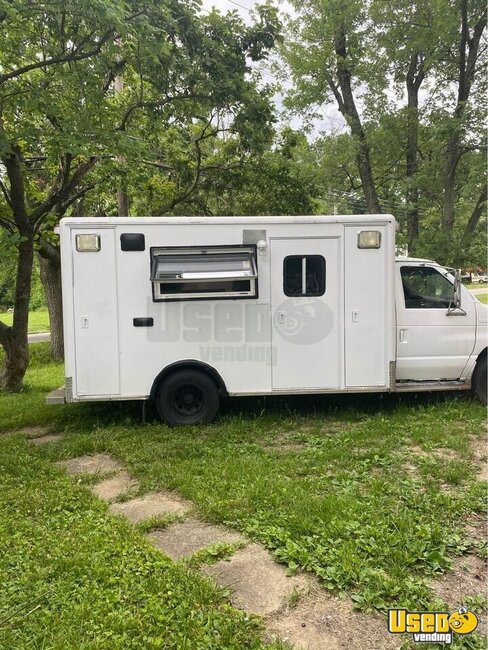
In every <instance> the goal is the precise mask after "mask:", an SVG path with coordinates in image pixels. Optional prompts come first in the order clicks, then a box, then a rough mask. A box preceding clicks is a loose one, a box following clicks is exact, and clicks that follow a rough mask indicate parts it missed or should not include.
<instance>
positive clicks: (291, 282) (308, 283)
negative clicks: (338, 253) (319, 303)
mask: <svg viewBox="0 0 488 650" xmlns="http://www.w3.org/2000/svg"><path fill="white" fill-rule="evenodd" d="M283 293H284V294H285V296H290V297H296V296H323V295H324V293H325V259H324V258H323V257H322V255H289V256H288V257H285V259H284V260H283Z"/></svg>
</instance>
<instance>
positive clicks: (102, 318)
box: [64, 226, 120, 397]
mask: <svg viewBox="0 0 488 650" xmlns="http://www.w3.org/2000/svg"><path fill="white" fill-rule="evenodd" d="M87 234H94V235H97V236H98V237H99V240H98V241H99V250H77V239H76V238H77V235H82V238H80V239H79V240H78V242H81V244H82V245H83V241H84V236H86V235H87ZM71 246H72V247H71V251H72V264H73V328H74V354H75V368H76V372H75V377H74V382H75V383H74V391H75V393H76V395H78V396H80V397H84V396H87V397H89V396H99V395H105V396H107V397H108V396H114V397H115V396H117V395H119V394H120V377H119V337H118V304H117V268H116V263H115V228H100V227H96V226H94V227H93V228H88V229H87V228H84V229H73V230H72V231H71ZM80 247H81V246H80V243H79V244H78V248H80ZM64 298H65V299H66V298H67V296H65V297H64Z"/></svg>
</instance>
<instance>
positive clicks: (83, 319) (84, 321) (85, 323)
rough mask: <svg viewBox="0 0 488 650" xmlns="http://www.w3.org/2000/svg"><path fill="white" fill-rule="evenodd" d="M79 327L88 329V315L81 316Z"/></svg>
mask: <svg viewBox="0 0 488 650" xmlns="http://www.w3.org/2000/svg"><path fill="white" fill-rule="evenodd" d="M81 327H82V328H83V329H84V330H86V329H88V316H82V317H81Z"/></svg>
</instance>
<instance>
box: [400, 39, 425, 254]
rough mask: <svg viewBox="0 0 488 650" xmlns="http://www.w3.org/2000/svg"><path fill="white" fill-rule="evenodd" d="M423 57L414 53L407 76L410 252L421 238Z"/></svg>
mask: <svg viewBox="0 0 488 650" xmlns="http://www.w3.org/2000/svg"><path fill="white" fill-rule="evenodd" d="M424 75H425V72H424V68H423V61H422V55H421V54H420V53H419V52H414V53H412V55H411V57H410V64H409V67H408V71H407V76H406V80H405V81H406V86H407V156H406V177H407V192H406V199H407V241H408V248H409V250H411V251H413V250H414V249H415V243H416V241H417V239H418V237H419V205H418V203H419V190H418V187H417V180H416V175H417V170H418V162H417V152H418V132H419V110H418V109H419V88H420V85H421V83H422V81H423V80H424Z"/></svg>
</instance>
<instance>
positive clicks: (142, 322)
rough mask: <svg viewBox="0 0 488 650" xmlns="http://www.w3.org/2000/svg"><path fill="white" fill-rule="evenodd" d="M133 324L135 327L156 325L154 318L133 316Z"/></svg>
mask: <svg viewBox="0 0 488 650" xmlns="http://www.w3.org/2000/svg"><path fill="white" fill-rule="evenodd" d="M132 324H133V325H134V327H152V326H153V325H154V318H150V317H149V318H133V319H132Z"/></svg>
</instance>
